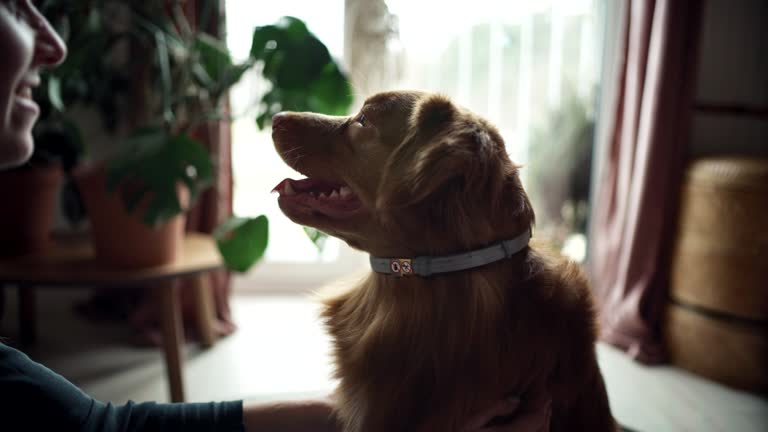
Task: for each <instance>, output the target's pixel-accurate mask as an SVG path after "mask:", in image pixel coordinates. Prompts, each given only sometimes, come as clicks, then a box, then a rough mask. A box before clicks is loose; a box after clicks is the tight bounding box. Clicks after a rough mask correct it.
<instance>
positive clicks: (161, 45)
mask: <svg viewBox="0 0 768 432" xmlns="http://www.w3.org/2000/svg"><path fill="white" fill-rule="evenodd" d="M154 37H155V50H156V52H157V62H158V64H159V65H160V84H161V88H162V91H163V119H164V120H165V122H166V123H168V124H171V123H173V120H174V117H175V116H174V114H173V110H172V109H171V97H172V96H171V95H172V92H173V82H172V80H171V59H170V54H169V53H168V42H167V40H166V37H165V33H163V32H162V31H156V32H155V33H154Z"/></svg>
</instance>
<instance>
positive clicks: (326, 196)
mask: <svg viewBox="0 0 768 432" xmlns="http://www.w3.org/2000/svg"><path fill="white" fill-rule="evenodd" d="M318 198H320V199H326V198H328V195H326V194H325V192H320V196H318Z"/></svg>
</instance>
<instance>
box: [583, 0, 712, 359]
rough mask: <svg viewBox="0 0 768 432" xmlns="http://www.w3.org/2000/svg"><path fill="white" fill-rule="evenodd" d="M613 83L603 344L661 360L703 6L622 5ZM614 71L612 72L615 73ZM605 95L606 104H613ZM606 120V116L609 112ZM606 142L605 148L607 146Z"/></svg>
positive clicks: (605, 161)
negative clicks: (661, 337) (660, 334)
mask: <svg viewBox="0 0 768 432" xmlns="http://www.w3.org/2000/svg"><path fill="white" fill-rule="evenodd" d="M620 1H621V3H620V7H619V10H620V11H621V12H620V13H621V18H620V19H621V21H620V24H619V26H618V27H619V31H618V34H617V35H611V34H607V35H606V38H612V37H618V38H619V39H618V41H619V42H618V43H617V44H616V47H615V50H613V52H608V53H606V56H607V57H606V58H607V59H611V58H612V59H613V62H614V63H613V65H612V66H613V67H612V70H613V75H612V76H604V78H603V83H604V84H603V87H604V88H603V95H604V96H603V104H608V105H607V106H604V107H603V108H602V113H603V114H602V115H601V118H600V121H601V122H602V123H603V124H602V125H601V126H600V130H602V131H603V133H602V134H601V133H599V132H598V143H597V149H598V164H599V165H598V179H597V182H596V188H595V191H594V192H595V195H594V198H593V205H594V207H593V208H594V210H593V214H592V220H591V231H590V232H591V239H590V273H591V277H592V284H593V287H594V290H595V294H596V297H597V299H598V303H599V306H600V321H601V326H602V327H601V328H602V333H601V338H602V339H603V340H604V341H607V342H609V343H611V344H613V345H616V346H617V347H620V348H622V349H624V350H626V351H627V353H628V354H629V355H630V356H632V357H633V358H635V359H637V360H639V361H642V362H646V363H658V362H661V361H663V360H664V357H665V356H664V350H663V345H662V343H661V340H660V336H659V329H660V322H661V319H662V317H663V306H664V303H665V301H666V293H667V273H668V265H667V263H668V261H669V259H668V251H669V249H670V245H671V243H670V240H671V238H672V236H673V235H674V228H675V222H676V220H675V213H676V209H677V199H678V189H679V184H680V180H681V175H682V170H683V165H684V160H685V156H686V152H687V148H688V134H689V127H690V126H689V125H690V119H691V106H692V101H693V94H694V90H695V85H694V82H695V66H696V51H697V45H698V37H699V31H698V29H699V23H700V17H701V6H702V5H701V1H700V0H655V1H654V0H620ZM609 69H611V68H610V67H609ZM606 95H607V97H606ZM606 112H607V113H608V115H605V113H606ZM600 141H602V142H600Z"/></svg>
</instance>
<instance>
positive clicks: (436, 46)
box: [227, 0, 599, 286]
mask: <svg viewBox="0 0 768 432" xmlns="http://www.w3.org/2000/svg"><path fill="white" fill-rule="evenodd" d="M365 1H369V2H372V4H373V3H378V4H377V5H375V6H379V5H380V4H381V0H357V1H356V2H355V1H349V0H347V1H346V2H345V1H344V0H326V1H322V2H318V1H313V0H283V1H280V2H259V3H257V4H254V3H253V2H252V1H250V0H228V1H227V25H228V30H229V32H228V43H229V45H230V48H231V49H232V50H233V52H234V53H235V55H236V56H240V57H245V56H246V55H247V52H248V49H249V47H250V32H251V29H252V27H253V26H255V25H264V24H271V23H273V22H275V21H276V20H277V19H279V18H280V17H281V16H284V15H292V16H295V17H297V18H300V19H302V20H304V21H305V22H306V23H307V25H308V27H309V29H310V30H311V31H313V32H314V33H315V34H316V35H317V36H318V37H319V38H320V39H321V40H322V41H323V42H324V43H325V44H326V45H327V46H328V47H329V49H330V51H331V53H332V55H333V56H334V57H336V58H337V59H342V58H343V54H344V53H343V50H344V48H345V40H346V43H347V44H350V43H353V44H354V43H355V40H360V39H361V38H359V37H356V36H355V35H349V34H348V35H345V34H344V29H345V28H355V27H354V26H349V25H346V26H345V24H348V23H345V7H349V6H350V5H352V4H358V5H359V4H361V3H363V2H365ZM595 1H597V0H595ZM386 4H387V6H388V7H389V10H390V12H391V13H392V14H394V20H392V21H393V22H394V23H395V24H396V25H395V27H396V29H397V30H399V32H398V35H397V40H396V42H397V44H396V45H397V47H398V49H397V50H396V51H397V52H394V51H393V53H389V54H387V53H383V55H397V56H399V57H401V58H402V61H401V62H399V63H398V64H401V65H402V71H401V72H402V73H401V75H400V76H399V79H398V80H397V81H395V80H391V81H389V82H388V87H389V88H422V89H427V90H431V91H437V92H442V93H444V94H447V95H449V96H451V97H452V98H453V99H454V100H455V101H456V102H458V103H459V104H462V105H464V106H466V107H468V108H470V109H471V110H473V111H475V112H477V113H479V114H481V115H483V116H485V117H486V118H488V119H489V120H490V121H492V122H493V123H494V124H496V125H497V126H498V127H499V129H500V130H501V132H502V135H503V136H504V138H505V141H506V143H507V147H508V150H509V153H510V156H511V158H512V160H513V161H515V162H516V163H518V164H523V165H524V169H523V171H522V172H523V180H524V182H525V183H526V188H527V189H528V191H529V194H530V195H531V198H532V201H533V202H534V206H535V207H536V210H537V218H538V221H539V223H538V227H537V236H543V237H547V238H549V239H551V240H554V241H555V242H557V243H559V244H561V245H563V246H565V248H566V251H568V249H569V248H570V252H571V253H572V255H574V256H575V257H576V258H579V257H581V256H583V249H584V248H585V244H584V240H583V239H584V237H583V236H581V237H578V236H577V237H576V240H577V241H576V243H575V248H574V243H573V240H574V236H573V234H574V233H577V234H578V233H580V232H581V233H583V231H584V229H585V228H584V227H585V219H586V218H585V214H586V210H585V208H586V206H587V205H588V201H587V196H586V192H585V191H584V189H585V188H586V190H587V191H588V189H589V174H590V166H589V163H590V151H591V144H592V139H591V131H592V129H591V125H592V121H593V113H592V102H591V101H592V97H593V93H594V87H595V84H596V75H597V71H598V67H597V64H596V60H597V56H596V55H595V53H596V51H597V47H598V46H599V45H598V41H597V40H596V38H595V36H596V35H597V34H598V33H599V31H598V30H599V29H598V28H597V25H598V21H599V20H598V19H597V13H596V8H595V4H594V2H593V0H549V1H547V0H541V1H537V2H529V1H510V0H507V1H502V0H475V1H473V2H471V3H454V4H449V3H446V2H444V1H441V0H419V1H411V0H390V1H388V2H386ZM372 10H376V9H375V8H373V9H372ZM347 12H349V11H347ZM365 16H366V15H365V13H364V14H363V17H365ZM378 18H379V19H380V18H381V17H380V16H379V17H378ZM371 19H374V18H371ZM380 22H381V21H377V24H379V23H380ZM358 28H365V27H358ZM364 48H365V47H364ZM368 51H370V50H368ZM368 72H370V74H368V77H370V76H372V74H373V73H375V72H376V71H368ZM352 75H353V76H354V77H358V78H360V77H362V78H363V79H365V78H366V71H360V70H357V71H352ZM262 88H263V83H260V82H259V80H258V79H257V74H252V75H250V76H248V77H246V79H244V80H243V81H242V82H241V83H240V84H239V85H238V86H237V87H236V88H235V89H233V91H232V96H231V97H232V106H233V112H234V113H235V115H237V116H238V119H237V120H236V121H235V122H234V124H233V158H234V173H235V211H236V213H237V214H240V215H256V214H266V215H267V216H268V217H269V218H270V231H271V232H270V246H269V249H268V251H267V255H266V258H265V260H264V262H262V263H261V264H260V265H259V266H257V267H256V270H255V271H254V272H253V277H255V278H260V279H262V280H266V281H267V283H274V284H278V285H281V286H284V285H286V284H288V285H302V284H303V283H304V282H307V283H309V282H310V281H315V282H317V281H320V282H322V281H323V280H326V279H330V278H333V277H336V276H340V275H343V274H347V273H349V271H350V270H352V269H357V268H364V267H365V263H366V258H367V257H366V256H365V255H363V254H361V253H359V252H354V251H351V250H350V249H349V248H348V247H347V246H346V245H345V244H342V243H341V242H339V241H337V240H335V239H334V240H331V241H329V242H328V245H327V247H326V249H325V250H324V252H323V253H322V254H318V252H317V250H316V249H315V248H314V245H312V243H311V242H310V241H309V240H308V239H307V238H306V236H305V234H304V233H303V230H302V229H301V227H298V226H296V225H294V224H293V223H292V222H290V221H289V220H288V219H287V218H285V217H284V216H283V215H282V213H281V212H280V210H279V209H278V207H277V200H276V198H275V197H274V196H271V195H270V194H269V191H270V190H271V189H272V188H273V187H274V186H275V185H276V184H277V183H278V182H279V181H281V180H282V179H283V178H285V177H290V176H296V175H297V174H296V173H295V172H292V171H291V170H290V169H289V168H288V167H286V166H285V164H284V163H283V162H282V161H281V160H280V159H279V157H278V156H277V154H276V152H275V151H274V148H273V146H272V140H271V137H270V133H269V131H258V129H257V128H256V125H255V122H254V117H255V116H254V115H253V110H251V109H250V107H249V104H252V103H253V101H254V100H256V98H255V95H258V94H259V93H260V91H261V89H262ZM357 96H359V97H360V98H363V97H365V96H367V95H357ZM585 178H586V180H585ZM576 184H578V185H583V184H586V187H585V188H584V187H580V188H575V187H573V185H576ZM575 189H578V190H575ZM569 242H570V244H569ZM318 277H319V279H318ZM323 278H326V279H323ZM292 281H293V282H292Z"/></svg>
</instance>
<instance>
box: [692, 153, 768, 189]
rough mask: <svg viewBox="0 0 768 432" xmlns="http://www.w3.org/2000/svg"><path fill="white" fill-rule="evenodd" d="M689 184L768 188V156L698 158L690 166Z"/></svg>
mask: <svg viewBox="0 0 768 432" xmlns="http://www.w3.org/2000/svg"><path fill="white" fill-rule="evenodd" d="M687 181H688V184H689V185H705V184H706V185H713V186H726V187H727V186H732V187H747V188H760V189H766V190H768V158H746V157H719V158H704V159H698V160H696V161H694V162H692V163H691V165H690V167H689V168H688V173H687Z"/></svg>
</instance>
